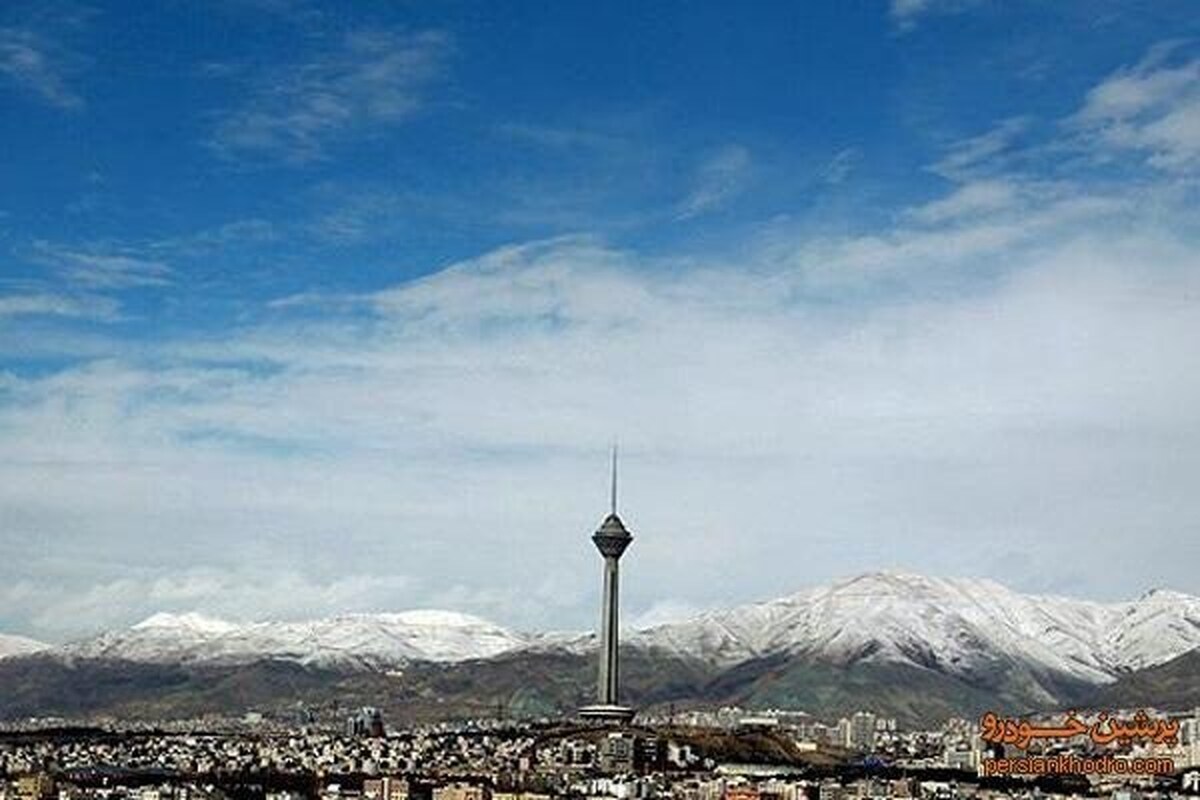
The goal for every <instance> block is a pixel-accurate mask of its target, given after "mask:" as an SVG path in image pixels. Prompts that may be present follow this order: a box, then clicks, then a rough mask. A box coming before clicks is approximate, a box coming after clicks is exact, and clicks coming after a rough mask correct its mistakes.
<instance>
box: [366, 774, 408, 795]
mask: <svg viewBox="0 0 1200 800" xmlns="http://www.w3.org/2000/svg"><path fill="white" fill-rule="evenodd" d="M363 800H408V781H406V780H404V779H403V778H393V777H384V778H368V779H367V780H365V781H363Z"/></svg>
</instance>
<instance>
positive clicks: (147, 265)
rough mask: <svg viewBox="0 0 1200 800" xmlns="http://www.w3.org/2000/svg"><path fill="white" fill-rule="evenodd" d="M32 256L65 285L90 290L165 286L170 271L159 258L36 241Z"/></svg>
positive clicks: (169, 277)
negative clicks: (153, 258) (50, 269)
mask: <svg viewBox="0 0 1200 800" xmlns="http://www.w3.org/2000/svg"><path fill="white" fill-rule="evenodd" d="M33 252H34V257H35V258H36V259H38V260H39V261H41V262H43V263H45V264H48V265H49V266H50V267H51V268H52V269H54V270H55V272H56V273H57V274H58V276H59V277H60V278H61V279H62V280H63V281H65V282H66V284H67V285H68V286H72V287H76V288H84V289H92V290H99V291H104V290H119V289H132V288H138V287H147V286H165V285H167V284H169V283H170V282H171V276H172V270H171V268H170V267H169V266H167V264H165V263H163V262H162V261H157V260H150V259H146V258H140V257H136V256H131V255H125V254H123V253H114V252H108V251H105V250H79V249H71V248H68V247H63V246H60V245H56V244H52V243H50V242H44V241H39V242H35V243H34V250H33Z"/></svg>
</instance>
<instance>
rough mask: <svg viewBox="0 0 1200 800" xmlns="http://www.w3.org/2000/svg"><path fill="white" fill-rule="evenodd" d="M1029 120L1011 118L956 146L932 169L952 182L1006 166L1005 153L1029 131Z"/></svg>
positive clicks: (948, 150)
mask: <svg viewBox="0 0 1200 800" xmlns="http://www.w3.org/2000/svg"><path fill="white" fill-rule="evenodd" d="M1031 122H1032V121H1031V120H1030V119H1029V118H1028V117H1010V118H1009V119H1006V120H1003V121H1001V122H1000V123H998V124H996V125H994V126H993V127H992V128H990V129H989V130H987V131H985V132H983V133H981V134H978V135H976V136H971V137H968V138H966V139H962V140H960V141H957V142H954V143H952V144H951V145H950V146H949V147H948V148H947V150H946V154H945V155H944V156H943V157H942V158H941V159H940V160H939V161H938V162H937V163H935V164H934V165H933V166H932V168H931V169H932V170H933V171H934V172H936V173H937V174H939V175H942V176H943V177H946V178H950V179H952V180H963V179H967V178H970V177H973V176H976V175H978V174H980V173H981V172H987V171H996V170H998V169H1000V168H1002V167H1003V166H1004V158H1003V157H1004V154H1005V153H1006V152H1008V151H1009V150H1010V149H1011V148H1013V147H1015V146H1016V145H1017V143H1018V140H1019V138H1020V136H1021V134H1022V133H1024V132H1025V131H1026V130H1028V128H1029V126H1030V124H1031Z"/></svg>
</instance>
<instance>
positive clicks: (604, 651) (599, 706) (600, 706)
mask: <svg viewBox="0 0 1200 800" xmlns="http://www.w3.org/2000/svg"><path fill="white" fill-rule="evenodd" d="M632 541H633V536H632V535H631V534H630V533H629V531H628V530H627V529H626V528H625V523H624V522H622V521H621V517H620V516H618V515H617V448H616V447H615V446H614V447H613V451H612V493H611V496H610V508H609V513H608V516H607V517H605V518H604V521H603V522H601V523H600V527H599V529H597V531H596V532H595V533H594V534H592V542H593V543H594V544H595V545H596V549H597V550H599V551H600V555H601V556H603V557H604V598H603V602H602V603H601V607H600V612H601V616H600V653H599V656H600V665H599V666H600V668H599V674H598V681H597V686H596V703H595V705H590V706H586V707H584V708H582V709H580V711H579V713H580V714H581V715H582V716H584V717H588V718H592V719H601V720H614V721H622V722H627V721H629V720H630V719H632V718H633V714H634V710H633V709H632V708H628V707H626V706H622V705H621V704H620V700H619V696H620V692H619V688H620V663H619V649H618V645H619V641H618V630H619V626H620V610H619V599H620V594H621V585H620V560H621V555H622V554H624V552H625V548H627V547H629V543H630V542H632Z"/></svg>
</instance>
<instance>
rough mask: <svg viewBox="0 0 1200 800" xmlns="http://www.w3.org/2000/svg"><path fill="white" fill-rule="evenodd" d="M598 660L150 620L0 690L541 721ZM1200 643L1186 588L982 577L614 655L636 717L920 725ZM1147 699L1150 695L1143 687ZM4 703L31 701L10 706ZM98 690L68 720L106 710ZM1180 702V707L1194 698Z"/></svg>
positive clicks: (1030, 700) (756, 609)
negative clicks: (698, 709)
mask: <svg viewBox="0 0 1200 800" xmlns="http://www.w3.org/2000/svg"><path fill="white" fill-rule="evenodd" d="M5 641H6V640H5ZM24 641H26V642H28V640H24ZM3 647H5V644H4V642H2V641H0V648H3ZM594 648H595V639H594V637H593V636H592V635H590V634H569V633H558V634H529V633H521V632H515V631H510V630H507V629H505V628H503V627H501V626H499V625H496V624H494V623H491V622H488V621H486V620H483V619H480V618H478V617H474V616H470V615H466V614H460V613H455V612H447V611H410V612H403V613H388V614H350V615H342V616H337V617H330V618H325V619H319V620H312V621H306V622H255V623H234V622H230V621H226V620H218V619H213V618H211V617H206V616H202V615H199V614H194V613H189V614H156V615H154V616H152V617H150V618H149V619H147V620H145V621H143V622H141V623H139V624H137V625H134V626H133V627H131V628H128V629H124V630H118V631H111V632H107V633H104V634H102V635H100V636H97V637H94V638H90V639H85V640H82V641H79V642H74V643H71V644H68V645H64V646H59V647H54V648H49V649H45V650H42V651H40V652H30V648H29V645H26V651H25V652H19V653H18V654H16V655H13V656H11V657H9V658H7V659H4V660H3V661H0V686H8V687H15V690H14V691H11V692H10V691H9V690H0V715H12V714H14V713H37V712H39V711H42V710H46V711H51V710H54V708H53V701H51V702H49V704H48V705H47V704H46V703H44V702H43V697H42V695H41V694H39V690H30V691H25V690H26V689H28V688H29V685H30V683H31V681H32V683H34V684H38V683H39V682H41V683H46V682H47V681H48V683H47V685H46V686H45V693H47V694H54V693H56V692H57V693H58V695H59V697H64V696H71V695H72V688H71V686H70V685H69V684H71V682H72V681H80V680H92V681H93V683H94V682H95V680H96V676H95V675H94V674H92V673H94V672H95V671H96V670H102V671H107V672H106V674H107V673H110V672H113V671H114V670H115V671H116V672H118V673H119V672H120V671H121V670H122V669H124V670H126V671H128V672H130V673H136V674H137V675H139V676H141V677H140V678H139V680H141V681H143V682H148V683H149V684H152V685H153V686H152V687H151V688H149V689H148V690H147V691H146V692H145V693H142V694H144V696H142V695H140V694H139V693H138V692H137V691H136V687H134V688H135V691H133V692H132V694H130V692H129V689H130V687H129V685H128V681H126V682H124V683H121V682H120V681H117V682H118V683H121V685H122V692H123V694H122V697H123V699H122V701H121V702H122V703H125V706H126V707H130V706H129V704H130V703H133V706H132V707H137V708H144V709H146V710H147V712H148V713H149V710H150V709H153V713H156V714H159V713H171V712H172V709H173V708H175V709H176V710H178V709H177V706H178V704H179V702H183V706H184V707H186V708H189V709H191V708H193V705H194V703H192V700H193V699H194V698H187V695H188V692H189V690H188V689H187V685H188V684H189V682H190V681H194V680H198V681H199V682H200V683H201V684H205V681H214V680H215V681H218V683H219V682H220V681H229V680H240V681H247V680H249V681H250V682H251V683H254V680H253V679H252V678H251V677H249V676H255V675H265V674H267V673H269V674H270V675H271V676H272V677H271V681H267V683H268V684H269V685H268V686H265V687H261V691H259V690H258V689H256V690H255V691H250V692H248V693H246V692H243V694H242V697H243V698H244V699H245V700H247V701H250V700H252V701H253V702H252V703H250V704H251V705H253V704H257V705H260V706H263V705H265V706H271V705H272V704H278V703H282V702H285V701H286V702H295V701H301V702H308V703H315V704H320V703H322V702H327V701H329V700H330V698H331V697H334V696H341V697H346V698H347V699H348V698H349V697H351V696H353V697H354V698H357V699H362V698H360V697H359V694H360V693H361V694H362V696H363V697H365V698H366V699H367V700H369V699H371V696H372V693H373V692H374V693H384V694H386V696H387V697H388V698H389V699H390V700H391V701H392V702H394V703H398V704H399V709H398V711H397V713H400V714H410V713H413V712H414V711H415V710H416V709H418V708H424V707H425V706H429V707H430V710H431V711H432V712H433V713H438V712H439V710H440V713H449V714H454V713H466V712H467V711H468V710H470V709H477V708H486V707H495V706H496V705H500V706H504V707H507V708H510V709H511V710H514V711H519V712H521V713H546V712H553V711H561V710H568V709H570V708H572V707H574V705H575V704H578V703H579V702H582V701H585V700H586V699H587V695H588V692H589V691H590V685H591V679H592V676H591V663H592V661H593V659H592V657H591V655H590V653H591V651H592V650H594ZM1197 648H1200V598H1197V597H1194V596H1190V595H1186V594H1182V593H1179V592H1172V591H1166V590H1153V591H1150V592H1147V593H1146V594H1144V595H1142V596H1141V597H1139V598H1137V599H1136V600H1131V601H1127V602H1118V603H1099V602H1094V601H1086V600H1076V599H1069V598H1063V597H1051V596H1036V595H1026V594H1021V593H1017V592H1014V591H1012V590H1010V589H1007V588H1005V587H1004V586H1002V585H1000V584H998V583H995V582H993V581H988V580H978V579H952V578H932V577H925V576H921V575H914V574H908V573H898V572H879V573H871V574H867V575H861V576H858V577H854V578H850V579H847V580H842V581H838V582H836V583H833V584H830V585H827V586H821V587H817V588H813V589H807V590H804V591H801V592H798V593H796V594H792V595H789V596H787V597H783V598H779V599H777V600H771V601H768V602H763V603H756V604H752V605H746V606H740V607H737V608H733V609H729V610H722V611H713V612H708V613H705V614H702V615H699V616H697V617H694V618H692V619H687V620H683V621H680V622H675V623H670V624H665V625H660V626H657V627H653V628H648V629H644V630H638V631H630V632H627V633H626V634H625V635H624V648H623V649H624V659H625V671H624V673H625V674H624V678H625V688H626V692H627V694H628V695H629V699H630V701H631V702H638V703H640V704H643V705H645V704H662V703H678V704H690V703H704V704H706V703H716V702H720V703H740V704H743V705H752V706H753V705H758V706H762V705H772V706H780V707H799V708H804V709H805V710H809V711H811V712H813V713H818V714H830V713H846V712H847V711H851V710H855V709H856V708H874V709H875V710H877V711H880V712H883V713H892V714H895V715H897V716H900V717H901V718H902V719H905V720H906V721H918V720H928V719H934V718H937V717H941V716H946V715H950V714H973V713H977V712H978V711H979V710H980V709H984V708H989V707H1003V708H1005V709H1013V710H1018V709H1034V708H1050V707H1057V706H1062V705H1067V704H1079V703H1081V702H1086V700H1087V699H1088V698H1089V697H1092V696H1099V694H1098V693H1100V692H1101V691H1107V692H1109V694H1110V695H1112V696H1122V695H1121V692H1120V690H1119V689H1117V690H1114V686H1119V685H1122V682H1123V681H1131V680H1134V678H1135V676H1144V675H1146V674H1152V670H1153V669H1155V668H1159V671H1160V672H1162V671H1163V670H1162V669H1161V667H1162V666H1163V665H1167V664H1168V662H1173V661H1174V660H1179V659H1182V660H1183V661H1184V662H1187V663H1192V662H1188V658H1194V656H1190V655H1189V654H1191V653H1192V651H1195V650H1196V649H1197ZM17 649H18V650H19V646H18V648H17ZM4 652H5V651H4V650H2V649H0V653H4ZM35 665H40V666H35ZM38 669H40V670H41V674H40V677H38V678H37V679H36V680H33V679H31V678H30V674H31V673H32V672H34V671H37V670H38ZM166 674H170V675H173V676H175V678H172V679H171V680H167V681H166V683H167V685H169V686H171V687H172V689H171V692H172V697H173V698H174V700H173V701H172V702H174V703H175V704H176V706H172V705H171V703H167V705H166V706H165V707H164V706H163V705H162V703H161V702H159V701H158V700H156V699H155V697H156V696H157V695H156V692H157V693H158V694H159V695H160V694H162V691H161V690H162V685H163V681H164V678H163V675H166ZM279 674H288V675H290V676H291V677H290V678H289V682H288V684H287V685H289V686H292V687H293V688H292V689H291V690H284V691H283V692H282V695H280V692H279V690H278V687H276V686H274V684H273V683H272V681H274V680H275V679H277V678H278V676H279ZM1164 674H1173V673H1170V671H1169V670H1168V671H1167V672H1165V673H1164ZM50 675H59V676H60V678H59V679H58V680H51V679H50V678H48V677H47V676H50ZM89 676H90V677H89ZM181 676H182V677H181ZM524 676H541V677H539V678H538V680H537V681H536V682H533V681H528V680H525V679H524ZM22 680H25V683H24V684H21V683H20V681H22ZM14 681H15V683H14ZM1143 682H1145V681H1144V677H1143ZM134 683H137V681H134ZM1153 683H1154V681H1153V680H1151V681H1150V684H1153ZM205 685H207V684H205ZM350 686H354V687H357V688H356V689H354V690H351V689H350V688H349V687H350ZM154 687H157V688H154ZM298 687H301V688H298ZM337 687H341V688H337ZM210 689H211V687H210ZM360 690H361V692H360ZM205 691H209V690H205ZM289 691H290V692H291V693H290V694H289ZM1138 691H1140V692H1141V693H1143V694H1146V693H1149V694H1152V693H1153V692H1152V686H1145V685H1142V686H1141V688H1140V689H1139V690H1138ZM196 692H200V689H199V688H196V689H195V691H193V692H192V694H193V695H194V694H195V693H196ZM1114 692H1115V694H1114ZM9 694H12V695H13V696H14V697H15V696H19V697H20V701H19V702H15V703H13V702H6V701H7V700H8V699H9V697H8V695H9ZM103 694H104V693H103V692H100V693H99V694H98V695H97V696H96V697H94V698H93V699H92V701H91V702H90V704H89V703H88V702H84V703H82V704H81V705H79V707H78V708H74V709H73V710H74V711H77V712H87V713H91V712H96V711H105V710H112V709H111V705H112V704H111V703H107V701H106V700H105V698H104V696H103ZM201 694H203V692H201ZM1183 694H1184V697H1182V698H1181V699H1180V702H1200V698H1198V699H1196V700H1191V699H1189V698H1190V697H1191V695H1190V694H1189V693H1188V692H1187V691H1185V692H1184V693H1183ZM403 697H408V698H409V700H408V701H407V702H400V701H399V700H398V698H403ZM46 699H47V700H49V699H50V698H46ZM1152 700H1153V697H1148V699H1147V702H1149V701H1152ZM214 702H216V701H214ZM222 702H223V701H222ZM106 703H107V704H106ZM373 704H376V705H380V704H382V705H387V703H383V702H381V701H379V700H378V699H376V700H375V702H374V703H373ZM218 705H220V703H219V702H218ZM198 708H201V709H202V708H203V704H201V705H200V706H199V707H198ZM60 710H61V709H60Z"/></svg>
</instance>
